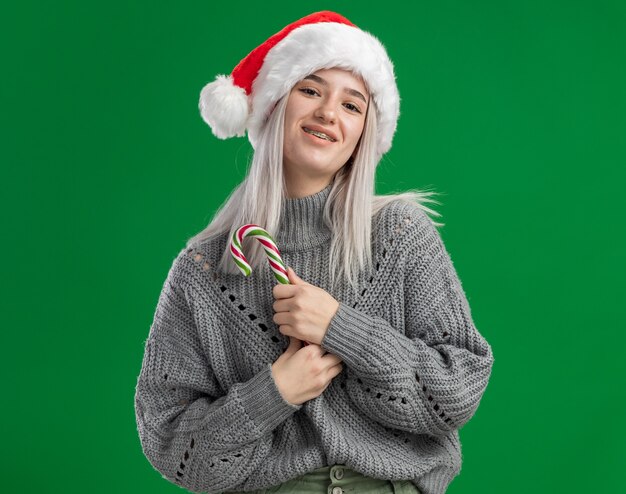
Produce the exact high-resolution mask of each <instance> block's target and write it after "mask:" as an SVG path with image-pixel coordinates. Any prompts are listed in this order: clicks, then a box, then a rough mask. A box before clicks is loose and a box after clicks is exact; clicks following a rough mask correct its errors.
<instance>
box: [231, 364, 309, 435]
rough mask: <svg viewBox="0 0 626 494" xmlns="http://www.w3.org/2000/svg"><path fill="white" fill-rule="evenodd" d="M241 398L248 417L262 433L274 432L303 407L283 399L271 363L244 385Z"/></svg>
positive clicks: (240, 389)
mask: <svg viewBox="0 0 626 494" xmlns="http://www.w3.org/2000/svg"><path fill="white" fill-rule="evenodd" d="M239 397H240V399H241V404H242V406H243V407H244V409H245V410H246V412H247V413H248V417H250V419H251V420H252V421H254V423H255V425H256V426H257V427H258V428H259V430H260V431H261V432H262V433H265V432H271V431H273V430H274V429H276V427H278V426H279V425H280V424H281V423H282V422H284V421H285V420H286V419H287V418H288V417H289V416H291V415H293V414H294V413H295V412H297V411H298V410H300V408H302V405H292V404H291V403H289V402H287V401H286V400H285V399H284V398H283V397H282V395H281V394H280V391H279V390H278V387H277V386H276V382H275V381H274V378H273V376H272V364H271V363H269V364H267V365H266V366H265V367H264V368H263V369H262V370H261V371H260V372H259V373H258V374H256V375H255V376H254V377H253V378H252V379H249V380H248V381H246V382H245V383H242V385H241V387H240V388H239Z"/></svg>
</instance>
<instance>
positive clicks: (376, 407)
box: [135, 11, 493, 494]
mask: <svg viewBox="0 0 626 494" xmlns="http://www.w3.org/2000/svg"><path fill="white" fill-rule="evenodd" d="M200 111H201V114H202V116H203V118H204V119H205V121H206V122H207V123H208V124H209V125H210V126H211V128H212V130H213V133H214V134H215V135H216V136H217V137H219V138H227V137H232V136H235V135H239V136H241V135H244V133H245V131H247V133H248V137H249V139H250V141H251V143H252V145H253V147H254V157H253V160H252V163H251V166H250V170H249V173H248V175H247V177H246V178H245V180H244V181H243V182H242V183H241V184H240V185H239V186H238V187H237V188H236V189H235V190H234V192H233V193H232V194H231V196H230V197H229V198H228V200H227V201H226V202H225V204H224V205H223V206H222V208H221V209H220V210H219V211H218V212H217V214H216V215H215V217H214V218H213V220H212V222H211V223H210V224H209V225H208V227H207V228H206V229H205V230H203V231H202V232H200V233H199V234H198V235H196V236H194V237H193V238H192V239H190V240H189V242H188V243H187V245H186V247H185V248H184V249H183V250H181V251H180V253H179V254H178V255H177V256H176V258H175V260H174V262H173V264H172V267H171V269H170V271H169V273H168V276H167V279H166V280H165V283H164V286H163V290H162V292H161V296H160V298H159V301H158V305H157V308H156V313H155V315H154V322H153V324H152V326H151V328H150V333H149V336H148V339H147V341H146V343H145V351H144V358H143V363H142V368H141V373H140V375H139V377H138V381H137V388H136V394H135V411H136V419H137V426H138V432H139V437H140V440H141V445H142V448H143V452H144V454H145V455H146V457H147V458H148V460H149V461H150V463H151V464H152V466H153V467H154V468H155V469H157V470H158V471H159V472H160V473H161V474H162V475H163V476H164V477H165V478H167V479H169V480H171V481H172V482H175V483H177V484H178V485H180V486H182V487H184V488H186V489H187V490H189V491H192V492H207V493H209V494H212V493H219V492H257V493H275V492H281V493H287V492H294V493H298V492H302V493H320V494H321V493H329V492H330V493H332V494H341V493H365V494H368V493H370V494H371V493H393V492H396V493H398V492H399V493H417V492H420V493H424V494H431V493H443V492H445V490H446V489H447V486H448V485H449V483H450V482H451V481H452V479H453V478H454V477H455V476H456V475H457V474H458V473H459V470H460V467H461V445H460V441H459V435H458V430H459V429H460V428H461V427H462V426H463V425H464V424H465V423H467V421H468V420H470V418H471V417H472V416H473V415H474V413H475V411H476V409H477V407H478V404H479V402H480V399H481V397H482V395H483V392H484V391H485V389H486V386H487V384H488V380H489V376H490V373H491V368H492V364H493V354H492V351H491V347H490V346H489V344H488V343H487V342H486V340H485V339H484V338H483V337H482V336H481V335H480V333H479V332H478V330H477V329H476V327H475V325H474V323H473V321H472V317H471V313H470V308H469V305H468V303H467V299H466V297H465V294H464V292H463V289H462V287H461V283H460V280H459V278H458V276H457V274H456V271H455V269H454V267H453V265H452V261H451V259H450V256H449V254H448V252H447V251H446V248H445V246H444V244H443V242H442V240H441V237H440V236H439V233H438V232H437V230H436V228H435V225H438V224H437V223H434V222H433V221H432V220H431V219H430V217H429V216H428V215H427V214H426V212H430V213H433V212H432V211H431V210H430V209H428V208H427V207H425V206H424V205H423V203H424V202H429V201H431V202H432V201H433V200H432V199H429V198H428V196H429V195H430V193H425V192H419V191H413V192H406V193H404V194H399V195H393V196H376V195H374V178H375V170H376V166H377V164H378V163H379V161H380V158H381V156H382V155H383V154H384V153H385V152H386V151H387V150H388V149H389V148H390V146H391V141H392V137H393V134H394V132H395V128H396V122H397V118H398V114H399V97H398V91H397V87H396V83H395V76H394V73H393V65H392V63H391V61H390V60H389V58H388V56H387V53H386V51H385V49H384V47H383V46H382V44H381V43H380V42H379V41H378V40H377V39H376V38H375V37H373V36H372V35H370V34H368V33H366V32H364V31H362V30H361V29H359V28H357V27H356V26H354V25H353V24H352V23H351V22H350V21H348V20H347V19H346V18H345V17H342V16H340V15H338V14H336V13H333V12H327V11H325V12H318V13H315V14H311V15H309V16H306V17H304V18H302V19H300V20H298V21H296V22H294V23H292V24H290V25H288V26H287V27H285V28H284V29H283V30H281V31H280V32H279V33H277V34H275V35H274V36H272V37H270V38H269V39H268V40H267V41H266V42H264V43H263V44H262V45H260V46H258V47H257V48H255V49H254V50H253V51H252V52H251V53H250V54H249V55H248V56H246V57H245V58H244V59H243V60H242V61H241V62H240V63H239V64H238V65H237V67H236V68H235V69H234V70H233V72H232V73H231V74H230V75H229V76H218V77H217V78H216V80H215V81H213V82H211V83H210V84H207V85H206V86H205V87H204V88H203V90H202V92H201V98H200ZM434 214H436V213H434ZM248 223H253V224H257V225H259V226H261V227H262V228H265V229H266V230H267V231H268V232H270V233H271V235H272V237H273V239H274V240H275V242H276V245H277V246H278V248H279V249H280V252H281V255H282V259H283V261H284V262H285V265H287V266H289V271H288V273H287V275H288V279H289V284H277V283H276V282H275V279H274V276H273V273H272V271H271V270H270V268H269V264H268V262H267V259H266V258H265V253H264V250H263V249H262V248H261V246H260V244H259V242H257V241H256V240H252V241H249V239H247V241H246V243H245V244H244V246H243V247H244V250H245V252H246V257H247V258H248V259H249V260H250V261H249V262H250V264H251V266H252V267H253V272H252V274H251V276H249V277H244V276H242V275H241V273H240V271H239V269H238V268H237V266H236V265H235V263H234V262H233V259H232V257H231V252H230V239H231V238H232V236H233V234H234V232H235V231H236V230H237V229H238V228H239V227H241V226H243V225H245V224H248ZM303 342H308V343H309V344H308V345H304V344H303Z"/></svg>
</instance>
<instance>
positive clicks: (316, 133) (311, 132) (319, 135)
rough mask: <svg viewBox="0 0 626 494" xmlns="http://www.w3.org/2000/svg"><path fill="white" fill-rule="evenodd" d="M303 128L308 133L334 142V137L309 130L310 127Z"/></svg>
mask: <svg viewBox="0 0 626 494" xmlns="http://www.w3.org/2000/svg"><path fill="white" fill-rule="evenodd" d="M303 128H304V131H305V132H306V133H308V134H313V135H314V136H317V137H320V138H322V139H326V140H327V141H330V142H335V139H333V138H332V137H330V136H327V135H326V134H324V133H322V132H318V131H316V130H311V129H309V128H307V127H303Z"/></svg>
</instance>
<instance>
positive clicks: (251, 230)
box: [230, 224, 310, 345]
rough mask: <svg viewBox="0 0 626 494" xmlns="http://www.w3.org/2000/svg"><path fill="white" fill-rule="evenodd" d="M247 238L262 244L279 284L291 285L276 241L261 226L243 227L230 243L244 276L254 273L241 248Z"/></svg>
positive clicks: (231, 250)
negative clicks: (254, 239) (252, 238)
mask: <svg viewBox="0 0 626 494" xmlns="http://www.w3.org/2000/svg"><path fill="white" fill-rule="evenodd" d="M246 237H254V238H256V239H257V240H258V241H259V242H261V245H262V246H263V249H264V250H265V254H266V255H267V260H268V261H269V263H270V268H271V269H272V271H273V272H274V277H275V278H276V279H277V280H278V282H279V283H282V284H283V285H289V284H290V283H289V278H288V277H287V268H286V267H285V263H284V262H283V259H282V257H281V256H280V251H279V250H278V247H276V242H274V239H273V238H272V236H271V235H270V234H269V233H268V232H267V230H264V229H263V228H261V227H260V226H259V225H253V224H248V225H243V226H242V227H241V228H239V229H237V231H235V233H233V238H232V239H231V242H230V253H231V255H232V256H233V260H234V261H235V264H237V267H238V268H239V270H240V271H241V272H242V273H243V274H244V276H250V273H252V267H251V266H250V264H249V263H248V260H247V259H246V256H244V255H243V251H242V248H241V246H242V245H243V239H244V238H246ZM303 343H304V344H305V345H309V344H310V343H309V342H308V341H304V342H303Z"/></svg>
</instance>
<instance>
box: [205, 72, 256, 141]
mask: <svg viewBox="0 0 626 494" xmlns="http://www.w3.org/2000/svg"><path fill="white" fill-rule="evenodd" d="M198 108H199V109H200V114H201V115H202V118H203V120H204V121H205V122H206V123H207V124H209V126H210V127H211V130H212V132H213V134H214V135H215V137H218V138H220V139H227V138H229V137H234V136H238V137H242V136H243V135H244V134H245V132H246V124H247V121H248V115H249V103H248V96H247V95H246V92H245V91H244V90H243V88H240V87H239V86H236V85H235V84H233V78H232V76H230V75H218V76H217V77H216V78H215V80H214V81H213V82H210V83H208V84H207V85H206V86H204V87H203V88H202V91H200V101H199V103H198Z"/></svg>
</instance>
